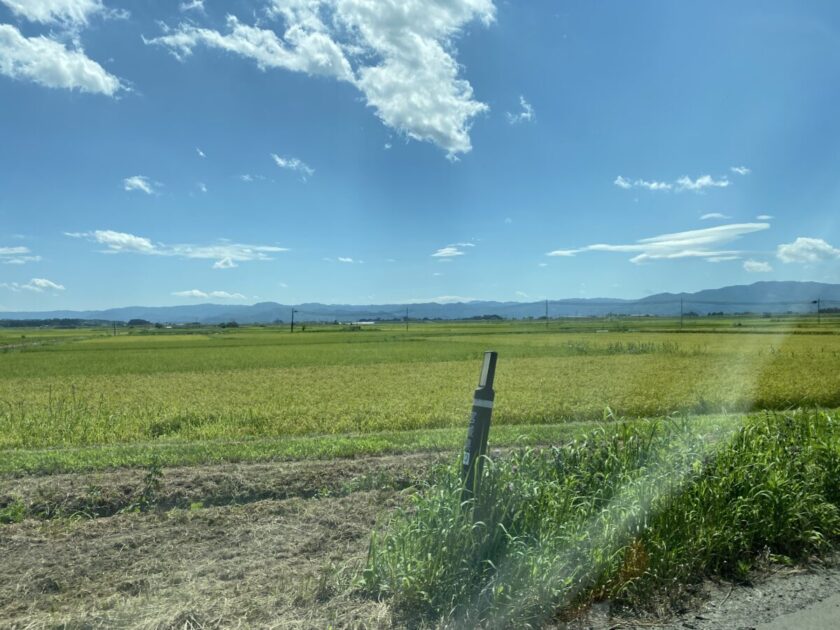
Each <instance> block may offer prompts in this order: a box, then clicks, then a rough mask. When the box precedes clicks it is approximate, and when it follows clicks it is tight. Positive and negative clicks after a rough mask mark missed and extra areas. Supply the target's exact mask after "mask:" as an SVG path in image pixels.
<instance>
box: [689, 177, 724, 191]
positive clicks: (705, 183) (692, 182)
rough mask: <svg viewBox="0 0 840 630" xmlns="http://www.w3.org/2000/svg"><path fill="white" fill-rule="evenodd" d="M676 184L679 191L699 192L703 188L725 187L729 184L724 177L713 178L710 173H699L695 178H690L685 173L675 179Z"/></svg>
mask: <svg viewBox="0 0 840 630" xmlns="http://www.w3.org/2000/svg"><path fill="white" fill-rule="evenodd" d="M676 184H677V190H679V191H683V190H691V191H693V192H701V191H703V190H704V189H705V188H726V187H727V186H729V180H728V179H726V178H725V177H722V178H721V179H714V178H713V177H712V176H711V175H701V176H700V177H698V178H697V179H691V178H690V177H688V176H687V175H683V176H682V177H680V178H679V179H678V180H677V182H676Z"/></svg>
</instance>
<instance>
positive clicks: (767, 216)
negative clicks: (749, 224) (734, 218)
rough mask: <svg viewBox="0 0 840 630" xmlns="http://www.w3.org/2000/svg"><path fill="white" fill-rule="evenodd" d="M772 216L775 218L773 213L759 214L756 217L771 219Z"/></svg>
mask: <svg viewBox="0 0 840 630" xmlns="http://www.w3.org/2000/svg"><path fill="white" fill-rule="evenodd" d="M772 218H773V215H772V214H759V215H758V216H757V217H756V219H757V220H758V221H769V220H770V219H772Z"/></svg>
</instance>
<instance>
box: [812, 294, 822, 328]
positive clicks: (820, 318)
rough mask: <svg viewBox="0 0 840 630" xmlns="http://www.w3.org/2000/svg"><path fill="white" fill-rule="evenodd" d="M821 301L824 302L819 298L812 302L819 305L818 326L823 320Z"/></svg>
mask: <svg viewBox="0 0 840 630" xmlns="http://www.w3.org/2000/svg"><path fill="white" fill-rule="evenodd" d="M821 301H822V298H817V299H816V300H814V301H812V302H811V304H816V305H817V326H819V325H820V321H821V320H822V315H821V312H822V309H821V308H820V302H821Z"/></svg>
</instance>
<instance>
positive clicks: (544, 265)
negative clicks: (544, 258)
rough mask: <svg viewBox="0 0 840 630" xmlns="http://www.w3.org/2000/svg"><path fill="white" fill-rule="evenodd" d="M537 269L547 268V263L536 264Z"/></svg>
mask: <svg viewBox="0 0 840 630" xmlns="http://www.w3.org/2000/svg"><path fill="white" fill-rule="evenodd" d="M537 267H548V263H537Z"/></svg>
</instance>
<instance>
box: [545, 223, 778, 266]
mask: <svg viewBox="0 0 840 630" xmlns="http://www.w3.org/2000/svg"><path fill="white" fill-rule="evenodd" d="M769 227H770V224H769V223H733V224H728V225H718V226H716V227H711V228H705V229H701V230H689V231H686V232H675V233H672V234H663V235H661V236H652V237H650V238H643V239H640V240H638V241H636V242H635V243H630V244H627V245H610V244H605V243H596V244H594V245H586V246H585V247H580V248H577V249H557V250H554V251H551V252H548V253H547V254H546V255H547V256H575V255H577V254H580V253H583V252H628V253H635V254H636V255H635V256H634V257H633V258H631V259H630V261H631V262H634V263H642V262H646V261H649V260H662V259H676V258H704V259H707V260H708V259H711V258H720V257H723V256H738V255H740V254H741V253H742V252H740V251H736V250H722V249H720V247H721V246H722V245H725V244H727V243H730V242H732V241H734V240H737V239H739V238H741V237H742V236H744V235H745V234H750V233H752V232H759V231H761V230H766V229H767V228H769Z"/></svg>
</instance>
